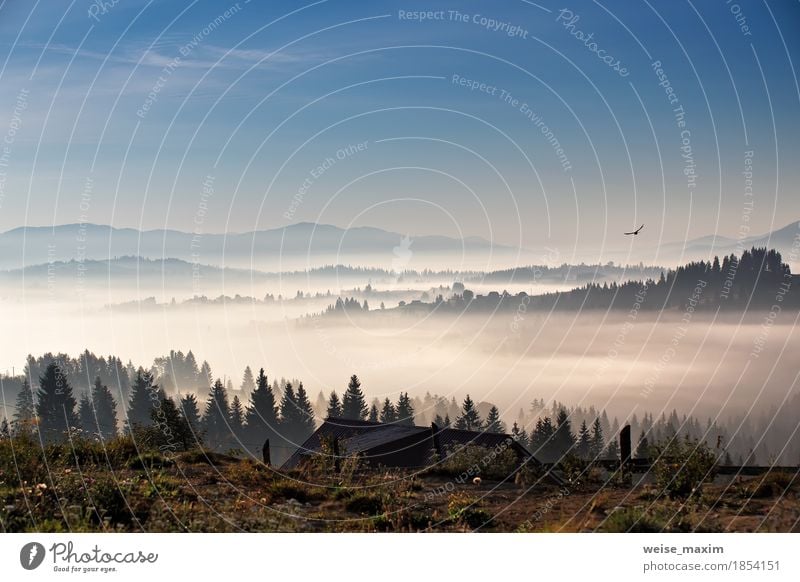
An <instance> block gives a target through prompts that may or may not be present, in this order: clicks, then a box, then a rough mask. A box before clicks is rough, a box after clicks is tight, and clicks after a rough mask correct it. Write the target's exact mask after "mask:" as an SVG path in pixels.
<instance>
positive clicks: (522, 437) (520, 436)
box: [511, 421, 528, 448]
mask: <svg viewBox="0 0 800 582" xmlns="http://www.w3.org/2000/svg"><path fill="white" fill-rule="evenodd" d="M511 438H513V439H514V440H515V441H517V442H518V443H519V444H521V445H522V446H523V447H525V448H527V447H528V435H527V433H526V432H525V429H524V428H522V429H521V428H520V427H519V425H518V424H517V421H514V424H513V425H512V426H511Z"/></svg>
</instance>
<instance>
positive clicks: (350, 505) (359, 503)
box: [345, 494, 383, 515]
mask: <svg viewBox="0 0 800 582" xmlns="http://www.w3.org/2000/svg"><path fill="white" fill-rule="evenodd" d="M345 508H346V509H347V511H351V512H353V513H357V514H359V515H380V514H381V513H382V512H383V501H382V500H381V498H380V497H377V496H375V495H364V494H357V495H353V496H352V497H351V498H350V499H349V500H348V501H347V503H346V504H345Z"/></svg>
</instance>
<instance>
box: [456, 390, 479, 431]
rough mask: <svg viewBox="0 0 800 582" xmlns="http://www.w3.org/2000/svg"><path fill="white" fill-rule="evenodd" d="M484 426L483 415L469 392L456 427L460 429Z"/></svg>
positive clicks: (474, 428) (477, 428) (475, 428)
mask: <svg viewBox="0 0 800 582" xmlns="http://www.w3.org/2000/svg"><path fill="white" fill-rule="evenodd" d="M482 427H483V421H482V420H481V416H480V414H478V410H477V409H476V408H475V403H474V402H473V401H472V398H470V397H469V394H467V397H466V398H465V399H464V404H462V405H461V414H460V415H459V416H458V418H456V428H457V429H460V430H481V428H482Z"/></svg>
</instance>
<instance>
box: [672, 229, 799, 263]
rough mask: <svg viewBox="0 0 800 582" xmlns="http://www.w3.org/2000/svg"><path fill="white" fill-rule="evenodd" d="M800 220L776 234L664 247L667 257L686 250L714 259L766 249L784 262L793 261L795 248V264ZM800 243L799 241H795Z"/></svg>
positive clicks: (689, 254) (714, 237)
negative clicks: (725, 255) (714, 257)
mask: <svg viewBox="0 0 800 582" xmlns="http://www.w3.org/2000/svg"><path fill="white" fill-rule="evenodd" d="M798 237H800V221H794V222H791V223H789V224H787V225H786V226H784V227H783V228H779V229H778V230H773V231H772V232H768V233H764V234H760V235H755V236H749V237H746V238H742V239H737V238H729V237H725V236H719V235H706V236H702V237H699V238H693V239H689V240H687V241H679V242H672V243H666V244H664V245H662V246H661V247H660V250H661V252H662V253H664V254H674V253H679V252H681V251H683V253H684V255H685V256H686V257H687V258H689V259H692V258H700V257H701V256H702V257H703V258H705V257H711V256H713V255H722V254H731V253H735V254H741V252H742V251H743V250H745V249H750V248H752V247H764V248H770V249H775V250H777V251H778V252H780V253H781V254H782V255H783V258H784V260H786V261H789V262H792V258H791V256H790V255H792V247H793V245H794V248H795V249H796V250H795V252H794V255H795V257H794V259H793V261H794V262H797V261H800V247H798V245H800V238H798ZM795 240H797V241H798V242H795Z"/></svg>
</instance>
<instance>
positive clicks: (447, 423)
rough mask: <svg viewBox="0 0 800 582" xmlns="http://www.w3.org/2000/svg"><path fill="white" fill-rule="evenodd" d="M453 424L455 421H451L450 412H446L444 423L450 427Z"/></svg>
mask: <svg viewBox="0 0 800 582" xmlns="http://www.w3.org/2000/svg"><path fill="white" fill-rule="evenodd" d="M451 424H453V423H452V422H450V415H449V414H445V415H444V425H445V426H446V427H449V426H450V425H451Z"/></svg>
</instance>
